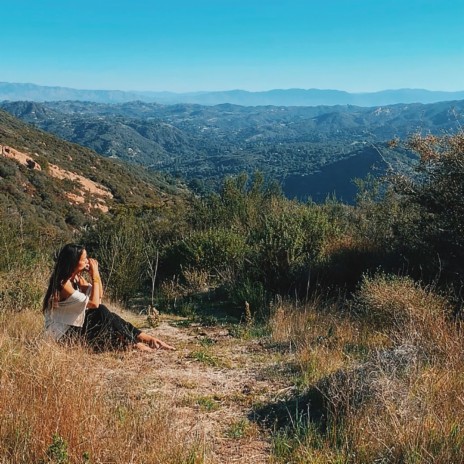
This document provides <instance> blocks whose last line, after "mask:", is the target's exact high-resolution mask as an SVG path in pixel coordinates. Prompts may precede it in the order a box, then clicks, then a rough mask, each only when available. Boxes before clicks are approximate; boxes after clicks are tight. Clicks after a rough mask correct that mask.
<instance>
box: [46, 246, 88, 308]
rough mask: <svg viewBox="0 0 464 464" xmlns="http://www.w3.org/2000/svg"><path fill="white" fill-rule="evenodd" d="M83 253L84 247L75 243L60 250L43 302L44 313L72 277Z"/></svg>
mask: <svg viewBox="0 0 464 464" xmlns="http://www.w3.org/2000/svg"><path fill="white" fill-rule="evenodd" d="M83 251H84V247H83V246H82V245H76V244H75V243H68V244H67V245H65V246H64V247H63V248H62V249H61V250H60V252H59V254H58V258H57V259H56V263H55V268H54V269H53V272H52V275H51V276H50V280H49V283H48V289H47V292H46V293H45V297H44V300H43V305H42V308H43V310H44V311H46V310H47V309H48V308H50V307H51V306H52V304H53V300H54V299H55V298H56V297H57V294H58V292H59V291H60V290H61V288H62V286H63V284H64V283H65V282H66V281H67V280H68V279H69V278H70V277H71V276H72V274H73V272H74V270H75V269H76V267H77V265H78V263H79V260H80V259H81V255H82V252H83Z"/></svg>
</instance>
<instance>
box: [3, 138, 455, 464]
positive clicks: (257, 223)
mask: <svg viewBox="0 0 464 464" xmlns="http://www.w3.org/2000/svg"><path fill="white" fill-rule="evenodd" d="M10 143H11V142H10ZM392 143H397V142H392ZM21 148H24V147H21ZM407 148H408V149H413V150H415V151H416V152H417V154H418V155H419V157H420V163H419V164H418V166H417V172H416V173H415V174H414V175H412V176H402V177H393V178H387V179H384V180H383V181H379V180H378V179H371V178H367V179H365V180H363V181H359V182H358V185H359V194H358V201H357V204H356V205H355V206H350V205H347V204H343V203H340V202H338V201H336V200H331V199H328V200H327V201H326V202H325V203H323V204H315V203H312V202H307V203H301V202H297V201H293V200H289V199H287V198H285V197H284V196H283V195H282V192H281V191H280V189H279V188H278V186H277V185H276V184H273V183H270V182H268V181H267V180H266V179H265V177H264V176H263V175H261V174H259V173H257V174H255V175H254V176H253V177H251V178H250V177H249V176H247V175H246V174H241V175H239V176H236V177H232V178H227V179H226V180H225V181H224V183H223V185H222V188H221V189H220V191H218V192H217V193H210V194H207V195H204V196H195V197H191V199H190V200H189V201H182V202H175V201H172V202H170V203H169V204H168V205H166V204H161V203H160V202H153V203H150V202H141V203H139V204H132V205H128V204H124V202H123V201H121V202H120V203H119V205H117V204H115V205H114V206H113V208H112V209H111V210H110V212H109V213H107V214H105V215H101V217H94V218H93V219H92V220H91V221H89V222H87V223H86V227H85V228H81V227H79V225H77V226H76V227H74V228H68V229H66V230H63V229H61V228H60V226H59V224H58V225H55V224H53V223H47V227H48V228H49V232H48V233H47V234H44V232H43V231H44V227H45V225H44V224H42V225H39V224H38V221H36V219H35V218H34V217H33V216H32V215H24V216H21V214H19V216H17V217H23V219H22V220H16V218H15V217H13V216H12V215H11V207H10V206H8V204H6V207H5V206H4V204H2V209H1V210H0V213H1V215H2V216H1V221H0V246H1V247H2V253H1V254H0V278H1V281H2V282H4V284H2V287H1V289H0V314H1V317H2V319H1V324H2V326H1V327H2V330H3V332H2V333H1V334H0V347H1V349H0V353H1V356H3V361H2V363H1V367H0V369H1V370H0V385H1V387H2V388H1V389H0V392H4V394H5V395H6V397H13V398H17V397H18V398H19V396H18V395H20V393H21V392H23V393H22V395H23V396H22V397H24V396H25V395H29V393H27V391H28V390H27V388H31V386H30V383H28V380H27V379H29V377H27V376H26V375H25V372H26V371H28V372H36V373H37V374H36V375H37V377H38V376H39V370H40V369H42V367H43V364H41V366H42V367H40V369H39V368H37V367H36V364H34V363H40V359H45V358H47V357H50V356H56V357H55V358H53V359H54V362H53V363H51V364H50V369H48V370H46V371H45V374H43V375H46V377H44V381H43V382H42V383H37V384H34V385H35V387H34V395H35V396H34V398H35V400H34V401H32V402H30V404H29V405H25V406H24V411H23V413H22V414H21V415H20V418H21V419H20V418H18V417H19V416H18V415H17V414H16V415H15V414H14V413H12V410H11V409H8V406H7V404H8V402H7V401H2V402H0V404H1V405H2V406H0V408H1V409H0V418H1V420H0V442H1V443H2V447H3V449H6V450H7V453H9V454H6V458H5V459H6V461H5V462H31V459H32V460H37V459H44V460H45V459H49V460H48V461H45V462H89V461H85V460H84V458H83V457H82V456H83V453H86V452H89V453H90V458H89V459H91V460H92V461H91V462H107V461H108V459H109V460H111V459H112V458H111V456H110V455H108V454H105V452H103V451H102V450H98V447H97V446H96V445H95V448H92V446H94V445H92V443H93V442H92V437H91V434H90V432H89V430H90V429H89V428H87V427H90V426H91V427H93V428H95V427H96V428H97V429H99V428H101V427H108V428H109V429H110V430H112V431H113V432H114V433H113V434H112V436H113V437H114V447H116V448H117V447H118V446H119V444H118V443H119V442H120V443H122V445H121V451H120V452H121V453H122V454H120V455H121V456H125V455H124V453H123V448H124V447H125V446H126V445H125V443H127V439H128V437H129V436H131V433H132V435H133V436H137V437H138V440H139V441H138V443H139V445H140V446H141V448H140V449H141V451H140V452H141V453H145V454H140V455H139V456H141V457H139V462H143V461H145V462H157V461H156V460H152V456H154V455H155V454H157V455H159V456H165V457H163V458H157V459H161V460H160V461H158V462H192V463H195V462H202V461H201V460H198V459H199V458H198V459H197V457H196V456H197V454H196V453H195V450H196V449H198V444H196V443H190V445H189V447H187V448H186V450H187V451H186V452H187V454H188V457H185V455H183V454H181V452H180V450H179V448H178V447H177V448H176V447H175V446H174V445H173V444H175V441H176V440H170V441H169V442H168V441H166V442H164V444H162V448H156V449H155V448H150V446H149V442H148V438H147V437H146V436H145V435H144V434H143V433H141V432H140V423H139V422H137V421H138V420H139V419H137V418H140V414H141V413H139V412H137V411H136V410H135V409H134V410H133V409H131V408H132V406H133V404H132V403H131V404H129V406H128V405H124V407H126V408H128V410H129V411H130V412H131V414H132V413H133V414H134V416H133V420H132V419H131V420H129V421H127V422H125V427H124V429H123V428H121V427H119V426H118V425H117V424H115V423H114V418H113V419H111V415H108V413H107V412H105V411H103V410H101V411H100V410H98V413H95V414H96V415H95V414H93V415H92V414H91V412H90V411H91V409H92V407H93V406H92V405H89V404H90V403H89V404H87V402H86V401H87V400H85V401H84V398H85V397H84V396H83V397H82V398H83V401H84V402H83V403H82V406H76V405H75V404H69V407H68V410H69V412H68V415H69V414H71V415H72V414H75V415H76V416H75V423H78V424H80V425H81V426H82V427H83V430H84V431H83V434H84V437H85V440H89V441H88V442H86V443H89V445H88V446H87V447H86V446H83V445H82V443H83V442H82V441H79V440H78V437H77V436H76V431H75V429H74V428H73V427H71V425H70V423H68V422H66V421H60V420H59V417H60V416H59V414H58V413H56V414H52V413H50V414H49V415H47V416H46V417H45V419H46V421H45V423H46V424H47V426H46V427H42V428H39V427H38V426H37V422H36V418H35V417H36V415H37V413H38V410H37V404H38V403H39V402H40V400H41V399H42V398H47V399H48V400H49V401H51V402H52V403H53V404H54V405H55V407H56V404H57V403H56V402H53V401H54V400H53V397H50V395H49V394H47V391H48V390H47V389H46V388H45V387H44V385H46V384H47V385H60V387H55V389H54V390H53V392H55V393H56V392H61V393H63V394H64V392H65V391H66V390H65V389H64V390H63V388H61V386H62V385H67V384H66V381H67V380H66V379H68V377H66V375H67V374H66V372H67V369H70V368H69V365H67V364H66V362H67V361H66V359H67V358H66V351H65V350H64V349H63V350H59V351H52V352H50V351H47V350H51V348H50V347H47V346H43V345H42V344H41V342H40V340H39V339H34V342H33V343H34V344H35V345H34V346H35V348H34V353H35V355H34V356H33V357H31V355H30V354H28V353H29V351H28V350H30V345H29V344H28V343H30V342H28V343H27V342H26V338H27V335H26V334H27V333H31V330H28V331H24V330H23V329H21V327H23V326H24V327H26V328H27V327H28V326H27V324H29V323H30V322H27V320H28V319H27V318H31V320H33V321H34V324H37V320H38V319H40V315H38V313H37V311H38V308H39V307H40V300H41V295H42V293H43V289H44V285H45V282H44V277H43V276H44V270H46V269H48V267H49V266H50V257H51V254H52V251H53V250H55V249H56V247H57V245H58V244H59V243H62V242H63V240H65V239H66V240H68V239H70V238H72V239H73V240H76V241H82V242H83V243H85V244H86V246H87V247H88V249H89V251H90V253H91V254H93V255H94V256H96V257H97V258H98V259H99V261H100V263H101V272H102V274H103V277H104V280H105V281H106V283H107V287H108V293H109V294H110V295H111V296H112V297H113V298H114V299H115V300H119V301H121V302H122V303H123V304H125V305H127V306H133V305H135V304H141V303H140V301H142V302H143V306H138V310H143V309H146V307H147V305H148V304H149V303H150V304H152V305H155V306H156V307H157V308H158V309H159V310H160V311H161V312H165V313H166V312H170V313H175V314H179V315H184V316H186V315H187V316H189V317H191V318H192V317H195V315H198V314H199V313H200V312H201V311H202V309H203V308H205V307H208V308H209V309H210V310H211V311H212V314H213V316H214V310H215V308H217V307H219V306H220V307H221V309H223V310H226V311H228V313H229V314H230V315H233V316H236V319H237V321H238V322H237V326H236V333H237V336H248V337H250V336H253V333H255V334H257V333H258V330H257V329H258V328H261V329H262V328H263V327H265V328H266V330H261V334H262V336H263V337H268V338H263V339H262V342H263V343H273V344H275V345H274V346H275V347H276V349H280V350H284V351H285V350H287V351H291V350H294V352H295V356H296V361H295V365H294V366H293V369H294V372H295V375H294V377H293V378H292V389H291V390H290V393H289V394H288V395H287V397H286V398H285V399H281V400H279V401H274V402H270V403H266V404H259V405H258V404H255V405H252V407H251V408H250V420H252V421H255V422H257V423H258V424H259V425H260V426H262V427H263V429H264V430H267V431H269V434H270V436H271V439H272V443H273V456H272V459H273V460H274V461H275V462H282V463H284V462H292V463H306V462H321V463H335V462H347V463H366V462H393V463H404V462H435V463H449V462H460V460H461V459H462V457H461V456H462V449H463V446H464V407H463V404H462V401H461V393H462V388H463V386H464V385H463V382H462V379H463V378H464V364H463V361H462V360H463V359H464V357H463V355H464V353H463V349H462V343H461V339H462V328H461V304H462V300H461V297H460V291H461V288H462V279H463V275H464V274H463V273H464V267H463V266H464V265H463V259H462V258H463V246H464V243H463V239H462V237H463V234H462V232H463V228H464V225H463V223H462V221H463V219H462V217H463V215H462V214H461V212H462V209H463V204H462V201H463V200H462V198H463V189H464V163H463V162H462V159H463V156H464V134H463V133H462V132H458V133H457V134H454V135H449V136H443V137H436V136H425V137H424V136H420V135H419V136H417V137H414V138H412V139H411V140H410V141H409V143H408V144H407ZM31 151H32V150H31ZM5 166H7V164H5ZM8 166H10V165H8ZM7 169H8V168H7ZM16 169H17V168H16ZM114 169H116V168H114ZM2 178H3V180H2V181H1V182H4V180H5V179H6V180H8V176H5V177H3V174H2ZM8 198H15V195H14V194H11V196H9V197H8ZM17 208H18V209H19V206H17ZM13 311H14V312H19V314H17V315H16V316H15V317H11V314H12V312H13ZM34 311H36V312H34ZM23 318H25V319H24V320H23ZM254 329H256V330H255V331H254V332H253V330H254ZM34 330H35V332H34ZM32 333H37V329H32ZM266 333H267V334H268V335H264V334H266ZM269 333H270V335H269ZM36 352H38V353H39V356H36ZM53 353H55V354H53ZM57 353H58V354H57ZM83 356H84V355H83ZM85 356H87V355H85ZM85 359H87V358H85ZM89 359H91V357H89ZM91 362H93V361H91ZM31 363H32V364H31ZM73 365H74V364H73ZM86 365H87V361H85V362H83V363H82V364H80V363H79V364H78V366H77V368H76V370H75V371H74V370H72V369H70V370H71V371H72V375H73V376H75V377H76V376H77V377H78V379H77V377H76V378H75V377H73V378H72V379H71V382H77V385H78V387H79V388H78V391H84V390H85V389H86V388H88V386H87V385H86V384H85V381H84V380H82V379H84V378H85V376H84V375H82V376H80V375H79V372H81V370H82V369H85V367H84V366H86ZM54 366H56V368H55V367H54ZM40 375H42V374H40ZM57 376H58V377H57ZM60 376H61V377H60ZM95 388H96V387H95ZM14 392H19V393H15V394H13V393H14ZM98 395H99V392H98V391H95V393H94V394H93V396H92V398H97V399H101V401H100V400H99V401H100V403H99V407H101V408H103V409H104V408H107V407H108V408H111V407H112V406H111V403H110V405H108V402H107V401H105V399H104V398H103V397H101V396H98ZM6 397H5V398H6ZM50 398H52V399H50ZM60 398H62V397H61V396H60V397H59V398H58V399H57V401H58V402H59V401H61V399H60ZM15 401H16V403H14V404H15V405H17V406H15V407H19V406H18V405H19V404H20V403H19V400H15ZM89 401H90V400H89ZM47 404H48V403H47ZM114 404H119V403H114ZM114 404H113V406H114ZM134 408H135V406H134ZM78 409H79V411H78ZM51 411H54V410H53V409H51ZM86 411H88V420H87V413H86ZM160 414H161V417H164V416H163V415H162V413H160ZM96 417H99V418H100V419H99V420H98V421H97V422H95V423H94V422H92V421H96ZM157 417H158V416H157ZM102 418H103V419H102ZM20 420H22V421H23V422H21V423H20V422H18V421H20ZM112 420H113V422H112ZM162 423H163V424H166V427H167V430H168V433H170V431H169V427H168V424H167V423H166V422H162ZM85 424H87V425H85ZM123 430H124V433H123ZM56 434H58V435H56ZM60 437H61V438H62V439H63V440H65V441H66V443H67V445H66V453H69V455H68V457H67V461H66V460H64V458H63V460H62V461H59V460H58V458H56V457H53V456H52V457H50V453H52V451H51V449H52V448H53V449H62V448H64V445H63V442H62V441H60ZM181 439H182V438H181ZM125 440H126V441H125ZM177 443H178V442H177ZM51 446H52V448H51ZM160 446H161V445H160ZM118 449H119V448H118ZM143 450H146V451H143ZM117 452H119V451H117ZM115 453H116V451H115ZM163 453H164V454H163ZM115 455H116V454H115ZM47 456H48V457H47ZM171 456H174V457H171ZM14 459H16V461H14ZM53 459H54V460H53ZM86 459H87V458H86ZM163 459H164V461H163ZM182 459H184V460H182ZM186 459H190V460H186ZM195 459H197V460H195ZM105 460H106V461H105Z"/></svg>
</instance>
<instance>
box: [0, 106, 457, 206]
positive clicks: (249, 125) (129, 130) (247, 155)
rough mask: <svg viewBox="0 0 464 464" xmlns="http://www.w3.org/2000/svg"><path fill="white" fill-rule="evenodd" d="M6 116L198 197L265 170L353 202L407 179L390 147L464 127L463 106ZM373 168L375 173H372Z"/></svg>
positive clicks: (154, 109) (43, 110)
mask: <svg viewBox="0 0 464 464" xmlns="http://www.w3.org/2000/svg"><path fill="white" fill-rule="evenodd" d="M0 106H1V107H2V108H3V109H4V110H6V111H8V112H9V113H11V114H12V115H14V116H16V117H18V118H20V119H22V120H23V121H25V122H28V123H30V124H33V125H34V126H36V127H38V128H40V129H42V130H45V131H47V132H51V133H53V134H55V135H57V136H59V137H61V138H63V139H66V140H68V141H70V142H74V143H77V144H79V145H83V146H86V147H88V148H91V149H92V150H95V151H96V152H97V153H99V154H100V155H103V156H106V157H110V158H114V159H119V160H121V161H126V162H129V163H131V164H136V165H141V166H143V167H144V168H149V169H150V170H151V171H155V172H157V171H162V172H165V173H168V174H170V175H174V176H176V177H179V178H182V179H185V180H186V182H187V183H188V184H189V185H190V187H191V188H194V189H196V190H197V191H199V192H203V191H205V190H209V189H211V188H218V187H219V186H220V185H221V183H222V179H223V178H224V176H227V175H236V174H238V173H240V172H243V171H246V172H248V173H250V174H251V173H252V172H254V171H256V170H259V171H262V172H263V173H264V174H265V175H266V177H267V178H269V179H276V180H278V181H280V183H281V184H282V187H283V190H284V192H285V193H286V195H287V196H289V197H290V198H293V197H298V198H300V199H305V198H307V197H311V198H312V199H314V200H315V201H323V200H324V199H325V198H326V197H327V195H329V194H332V193H335V194H336V195H337V196H338V197H339V198H342V199H343V200H344V201H347V202H353V201H354V196H355V194H356V188H355V186H354V185H353V182H352V179H353V178H356V177H361V178H362V177H365V176H366V175H367V174H368V173H369V172H374V174H375V175H382V174H384V173H385V172H386V171H387V170H391V169H393V170H397V171H400V172H404V171H405V170H410V169H411V166H412V164H414V163H415V160H416V158H415V157H414V155H413V154H412V153H410V152H408V151H407V150H405V149H402V148H398V147H396V148H391V147H390V146H389V145H388V143H387V142H388V141H390V140H391V139H394V138H395V139H400V140H405V139H407V138H408V137H409V136H410V135H412V134H414V133H417V132H421V133H423V134H426V133H434V134H444V133H452V132H456V131H457V130H459V129H460V127H462V121H463V115H464V101H455V102H440V103H434V104H427V105H423V104H417V103H416V104H398V105H390V106H379V107H370V108H369V107H367V108H366V107H357V106H352V105H339V106H315V107H298V106H295V107H284V106H282V107H276V106H262V107H245V106H239V105H231V104H223V105H216V106H203V105H196V104H177V105H161V104H156V103H144V102H140V101H136V102H128V103H121V104H103V103H94V102H79V101H62V102H47V103H37V102H27V101H19V102H3V103H2V104H1V105H0ZM372 168H374V171H372Z"/></svg>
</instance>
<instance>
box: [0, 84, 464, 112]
mask: <svg viewBox="0 0 464 464" xmlns="http://www.w3.org/2000/svg"><path fill="white" fill-rule="evenodd" d="M463 99H464V91H457V92H444V91H432V90H424V89H397V90H382V91H379V92H365V93H349V92H345V91H342V90H321V89H274V90H267V91H262V92H249V91H246V90H225V91H218V92H189V93H173V92H151V91H122V90H79V89H72V88H67V87H50V86H41V85H36V84H20V83H9V82H0V101H3V100H8V101H21V100H28V101H36V102H47V101H65V100H76V101H89V102H96V103H125V102H129V101H136V100H139V101H143V102H147V103H159V104H169V105H170V104H177V103H192V104H200V105H219V104H224V103H230V104H235V105H242V106H268V105H273V106H318V105H356V106H365V107H366V106H367V107H369V106H380V105H394V104H398V103H437V102H441V101H453V100H463Z"/></svg>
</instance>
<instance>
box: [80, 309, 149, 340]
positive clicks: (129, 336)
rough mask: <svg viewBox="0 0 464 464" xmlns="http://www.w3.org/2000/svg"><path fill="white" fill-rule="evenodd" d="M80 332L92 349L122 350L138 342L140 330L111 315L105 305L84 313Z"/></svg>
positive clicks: (115, 315)
mask: <svg viewBox="0 0 464 464" xmlns="http://www.w3.org/2000/svg"><path fill="white" fill-rule="evenodd" d="M82 332H83V334H84V337H85V338H86V340H87V341H88V342H89V343H90V344H91V345H92V346H94V347H96V348H99V349H105V348H124V347H127V346H128V345H134V344H136V343H137V341H138V336H139V335H140V334H141V330H139V329H137V328H136V327H134V326H133V325H132V324H131V323H129V322H127V321H125V320H124V319H122V318H121V317H120V316H118V315H117V314H115V313H112V312H111V311H110V310H109V309H108V308H107V307H106V306H105V305H100V306H99V307H98V308H95V309H89V310H87V312H86V315H85V320H84V326H83V327H82Z"/></svg>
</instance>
